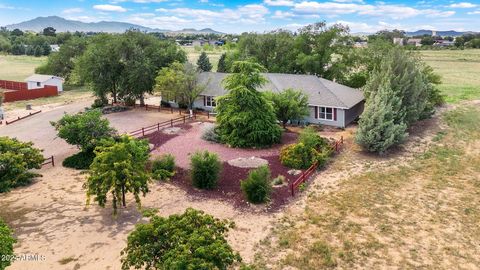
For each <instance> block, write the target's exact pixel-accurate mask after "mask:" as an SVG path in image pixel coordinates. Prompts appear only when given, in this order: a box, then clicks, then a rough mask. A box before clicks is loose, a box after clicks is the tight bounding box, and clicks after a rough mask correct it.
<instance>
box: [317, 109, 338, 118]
mask: <svg viewBox="0 0 480 270" xmlns="http://www.w3.org/2000/svg"><path fill="white" fill-rule="evenodd" d="M317 107H318V110H317V113H318V115H317V117H318V119H319V120H322V121H330V122H335V112H334V110H335V107H327V106H317ZM322 108H325V109H327V108H330V109H332V119H328V118H321V117H320V114H321V109H322ZM325 115H327V111H326V110H325Z"/></svg>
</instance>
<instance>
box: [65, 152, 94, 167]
mask: <svg viewBox="0 0 480 270" xmlns="http://www.w3.org/2000/svg"><path fill="white" fill-rule="evenodd" d="M94 158H95V153H94V152H93V151H81V152H78V153H76V154H74V155H73V156H69V157H67V158H66V159H64V160H63V162H62V165H63V167H67V168H72V169H77V170H88V169H89V168H90V164H92V162H93V159H94Z"/></svg>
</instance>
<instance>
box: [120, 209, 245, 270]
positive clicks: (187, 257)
mask: <svg viewBox="0 0 480 270" xmlns="http://www.w3.org/2000/svg"><path fill="white" fill-rule="evenodd" d="M232 227H233V223H231V222H229V221H227V220H219V219H217V218H214V217H213V216H211V215H207V214H205V213H203V212H202V211H198V210H195V209H192V208H188V209H187V210H186V211H185V213H183V214H181V215H171V216H169V217H167V218H164V217H160V216H156V215H154V216H152V217H151V218H150V222H148V223H146V224H141V223H139V224H137V225H136V227H135V230H134V231H133V232H131V233H130V235H129V236H128V240H127V241H128V244H127V247H126V248H125V249H124V250H123V251H122V255H124V257H123V258H122V269H124V270H127V269H131V268H132V267H133V268H135V269H204V270H207V269H219V270H223V269H227V268H228V267H229V266H230V265H232V264H233V263H235V262H239V261H241V258H240V255H239V254H238V253H236V252H234V251H233V249H232V248H231V247H230V245H229V244H228V242H227V239H226V238H225V237H226V233H227V232H228V230H229V229H230V228H232Z"/></svg>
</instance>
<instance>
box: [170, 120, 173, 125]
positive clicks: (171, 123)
mask: <svg viewBox="0 0 480 270" xmlns="http://www.w3.org/2000/svg"><path fill="white" fill-rule="evenodd" d="M170 126H171V127H173V119H170Z"/></svg>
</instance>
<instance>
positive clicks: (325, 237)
mask: <svg viewBox="0 0 480 270" xmlns="http://www.w3.org/2000/svg"><path fill="white" fill-rule="evenodd" d="M438 121H439V122H438V123H436V122H434V123H431V124H430V125H427V127H428V128H429V131H428V133H426V134H422V135H421V137H419V138H422V140H428V139H431V143H429V144H427V145H426V146H423V147H419V146H416V145H417V143H414V144H410V145H408V144H407V145H406V146H405V147H404V148H405V149H409V148H410V149H415V148H417V149H418V150H419V151H417V153H415V154H413V155H411V157H410V158H408V157H407V155H406V154H408V151H410V150H403V151H401V152H399V153H397V154H395V155H392V156H387V157H381V158H375V157H372V156H369V155H365V154H362V153H361V152H359V151H358V150H356V149H355V147H353V146H351V147H350V148H349V149H347V150H346V152H345V153H343V154H342V155H343V156H342V158H340V160H337V161H335V162H334V163H333V164H332V165H331V167H330V168H329V169H328V170H327V172H326V173H321V174H320V176H319V177H318V178H317V179H316V180H315V182H314V183H313V184H312V185H311V187H310V188H309V189H308V190H307V194H305V195H304V198H302V200H300V201H299V202H297V207H292V208H291V209H290V210H289V211H287V212H286V214H285V217H284V218H283V219H282V220H280V222H279V223H278V225H277V226H276V228H275V229H273V230H272V233H271V235H270V236H269V237H267V238H265V239H264V240H262V241H261V244H260V246H259V248H258V250H257V256H256V264H257V266H258V267H259V269H312V270H313V269H324V268H338V269H359V268H360V269H478V266H479V265H480V245H479V243H480V227H479V226H478V224H479V222H480V212H479V209H480V201H479V200H478V194H479V193H480V182H479V179H480V169H479V168H480V152H479V149H480V139H479V138H480V103H478V102H477V103H474V104H473V105H468V106H467V107H461V108H458V109H456V110H452V111H449V112H447V113H445V114H444V115H443V116H442V117H441V120H438ZM418 144H420V145H421V144H422V143H421V142H420V141H419V142H418ZM335 179H336V180H335Z"/></svg>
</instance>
